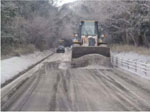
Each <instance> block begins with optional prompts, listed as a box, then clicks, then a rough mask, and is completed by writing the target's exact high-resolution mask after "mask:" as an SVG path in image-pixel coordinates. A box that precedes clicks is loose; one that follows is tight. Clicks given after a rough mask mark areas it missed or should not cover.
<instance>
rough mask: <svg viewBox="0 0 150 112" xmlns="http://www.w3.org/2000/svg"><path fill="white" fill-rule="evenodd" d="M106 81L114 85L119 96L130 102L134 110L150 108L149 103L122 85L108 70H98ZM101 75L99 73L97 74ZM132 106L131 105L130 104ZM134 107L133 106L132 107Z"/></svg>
mask: <svg viewBox="0 0 150 112" xmlns="http://www.w3.org/2000/svg"><path fill="white" fill-rule="evenodd" d="M98 72H99V73H100V74H101V76H102V77H103V78H105V79H106V81H107V82H108V83H109V84H111V85H112V87H113V88H114V90H116V91H117V92H116V91H114V93H115V94H116V95H117V96H118V98H121V99H124V101H126V102H128V103H129V104H130V105H131V106H132V107H134V108H133V110H150V107H149V105H148V104H146V103H145V102H143V100H141V99H140V98H139V97H138V96H137V95H136V94H134V93H133V92H131V91H130V90H129V89H128V88H126V87H124V86H123V85H121V84H120V83H119V82H117V81H116V80H117V79H116V80H115V79H113V78H112V77H110V76H109V75H108V72H106V73H105V72H103V71H98ZM97 76H99V75H97ZM129 107H130V106H129ZM131 109H132V108H131Z"/></svg>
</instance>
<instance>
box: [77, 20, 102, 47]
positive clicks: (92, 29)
mask: <svg viewBox="0 0 150 112" xmlns="http://www.w3.org/2000/svg"><path fill="white" fill-rule="evenodd" d="M99 38H100V32H99V29H98V22H97V21H81V23H80V26H79V31H78V37H77V38H76V39H75V40H76V41H74V42H75V43H79V44H80V45H82V46H98V42H99Z"/></svg>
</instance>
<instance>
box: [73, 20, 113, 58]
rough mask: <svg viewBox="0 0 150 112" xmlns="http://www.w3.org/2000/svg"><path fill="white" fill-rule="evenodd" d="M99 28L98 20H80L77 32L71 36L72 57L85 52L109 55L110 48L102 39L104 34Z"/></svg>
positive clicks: (77, 56) (85, 53)
mask: <svg viewBox="0 0 150 112" xmlns="http://www.w3.org/2000/svg"><path fill="white" fill-rule="evenodd" d="M99 29H100V28H99V25H98V21H89V20H88V21H87V20H85V21H81V23H80V26H79V31H78V34H76V35H74V38H73V47H72V58H79V57H81V56H84V55H87V54H100V55H103V56H106V57H110V48H108V47H107V44H106V43H104V41H103V40H104V38H105V35H104V34H102V32H101V31H100V30H99Z"/></svg>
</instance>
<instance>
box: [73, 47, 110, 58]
mask: <svg viewBox="0 0 150 112" xmlns="http://www.w3.org/2000/svg"><path fill="white" fill-rule="evenodd" d="M87 54H100V55H103V56H106V57H110V48H108V47H99V46H98V47H91V46H90V47H87V46H86V47H83V46H82V47H81V46H79V47H73V48H72V59H74V58H79V57H81V56H84V55H87Z"/></svg>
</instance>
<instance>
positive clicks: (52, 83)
mask: <svg viewBox="0 0 150 112" xmlns="http://www.w3.org/2000/svg"><path fill="white" fill-rule="evenodd" d="M7 102H8V103H6V104H7V105H6V104H5V106H4V107H5V108H4V110H11V111H13V110H15V111H50V110H57V111H61V110H62V111H88V110H91V111H96V110H97V111H100V110H101V111H102V110H103V111H104V110H107V111H109V110H112V111H117V110H150V81H148V80H145V79H143V78H140V77H138V76H133V75H129V74H126V73H123V72H121V71H119V70H116V69H114V68H105V67H99V68H94V67H93V68H92V67H89V68H88V67H85V68H70V53H69V52H67V53H65V54H54V55H53V56H51V57H50V58H49V59H47V60H46V61H45V63H44V65H43V66H42V67H41V68H40V69H39V70H38V71H36V72H35V73H34V75H32V76H31V77H30V78H29V79H27V80H26V81H25V82H24V83H23V84H22V85H21V86H20V87H19V88H18V89H17V90H16V92H15V93H13V95H12V96H11V98H10V99H9V100H8V101H7Z"/></svg>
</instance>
